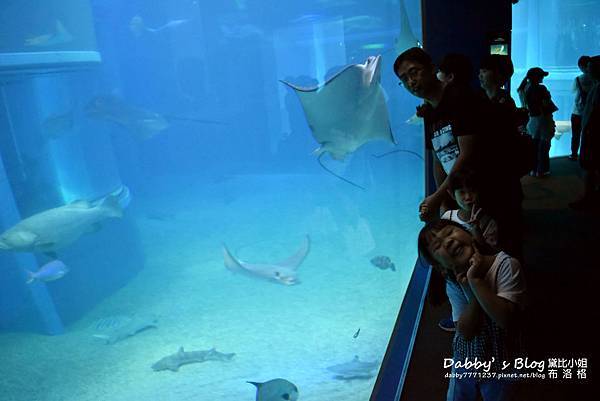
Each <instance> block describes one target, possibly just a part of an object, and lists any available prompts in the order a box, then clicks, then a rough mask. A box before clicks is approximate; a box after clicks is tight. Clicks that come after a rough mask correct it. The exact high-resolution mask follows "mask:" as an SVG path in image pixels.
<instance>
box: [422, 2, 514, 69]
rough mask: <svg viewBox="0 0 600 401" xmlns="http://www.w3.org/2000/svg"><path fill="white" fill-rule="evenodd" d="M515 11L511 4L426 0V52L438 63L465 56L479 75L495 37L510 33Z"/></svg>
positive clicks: (424, 16)
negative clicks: (449, 56)
mask: <svg viewBox="0 0 600 401" xmlns="http://www.w3.org/2000/svg"><path fill="white" fill-rule="evenodd" d="M511 7H512V4H511V0H486V1H482V0H422V15H423V43H424V46H425V49H426V50H427V52H428V53H429V54H431V56H432V57H433V60H434V61H435V62H438V61H439V60H441V58H442V57H443V56H444V55H445V54H446V53H451V52H452V53H462V54H465V55H467V56H468V57H469V58H470V59H471V61H472V62H473V67H474V68H475V70H476V71H477V70H478V68H479V60H480V59H481V57H482V56H483V55H484V54H487V52H488V50H489V40H490V39H491V36H492V35H493V34H494V33H498V32H509V31H510V29H511V26H512V9H511Z"/></svg>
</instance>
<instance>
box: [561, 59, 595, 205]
mask: <svg viewBox="0 0 600 401" xmlns="http://www.w3.org/2000/svg"><path fill="white" fill-rule="evenodd" d="M588 71H589V73H590V77H591V78H592V80H593V86H592V89H591V90H590V92H589V94H588V95H587V99H586V103H585V108H584V110H583V114H582V118H581V123H582V124H581V125H582V130H581V149H580V153H579V163H580V165H581V168H582V169H583V170H584V193H583V196H582V197H581V198H580V199H578V200H576V201H574V202H571V203H570V204H569V206H570V207H571V208H573V209H575V210H594V209H596V210H598V208H599V207H600V205H599V204H600V56H594V57H592V58H591V59H590V62H589V63H588Z"/></svg>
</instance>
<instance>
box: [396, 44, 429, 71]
mask: <svg viewBox="0 0 600 401" xmlns="http://www.w3.org/2000/svg"><path fill="white" fill-rule="evenodd" d="M405 61H414V62H417V63H419V64H421V65H424V66H429V65H431V64H432V61H431V56H430V55H429V54H427V52H426V51H425V50H423V49H421V48H420V47H411V48H410V49H408V50H405V51H403V52H402V53H400V55H399V56H398V57H396V61H394V74H396V75H398V72H397V71H398V68H400V64H402V63H403V62H405Z"/></svg>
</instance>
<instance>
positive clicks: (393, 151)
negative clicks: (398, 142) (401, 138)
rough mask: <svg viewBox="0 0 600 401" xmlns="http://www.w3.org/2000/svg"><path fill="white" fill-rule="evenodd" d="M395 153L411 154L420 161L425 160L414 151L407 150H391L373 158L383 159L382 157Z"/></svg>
mask: <svg viewBox="0 0 600 401" xmlns="http://www.w3.org/2000/svg"><path fill="white" fill-rule="evenodd" d="M393 153H410V154H411V155H415V156H417V157H418V158H419V159H421V160H424V159H423V156H421V155H420V154H418V153H417V152H413V151H412V150H406V149H394V150H390V151H389V152H385V153H382V154H380V155H373V157H375V158H377V159H381V158H382V157H385V156H388V155H391V154H393Z"/></svg>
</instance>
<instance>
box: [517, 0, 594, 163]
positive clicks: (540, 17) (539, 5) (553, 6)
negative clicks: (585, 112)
mask: <svg viewBox="0 0 600 401" xmlns="http://www.w3.org/2000/svg"><path fill="white" fill-rule="evenodd" d="M599 14H600V0H589V1H581V0H527V1H520V2H518V3H517V4H515V5H514V6H513V31H512V59H513V62H514V64H515V74H514V76H513V79H512V90H513V94H512V95H513V97H514V98H515V99H518V98H519V97H518V96H517V94H516V88H517V87H518V86H519V83H520V82H521V80H522V79H523V77H524V76H525V74H526V73H527V70H528V69H529V68H531V67H541V68H543V69H544V70H545V71H548V72H549V73H550V75H548V77H546V78H545V79H544V85H546V87H548V89H549V90H550V93H551V94H552V99H553V100H554V103H556V105H557V106H558V108H559V110H558V111H557V112H556V113H555V114H554V119H555V120H556V122H557V135H556V136H555V137H554V139H553V140H552V147H551V149H550V156H565V155H569V154H571V128H570V124H571V122H570V117H571V112H572V111H573V100H574V93H573V81H574V79H575V77H576V76H577V75H579V74H581V71H580V70H579V68H577V59H578V58H579V57H580V56H582V55H588V56H593V55H596V54H597V53H598V43H600V19H599V18H598V15H599Z"/></svg>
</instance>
